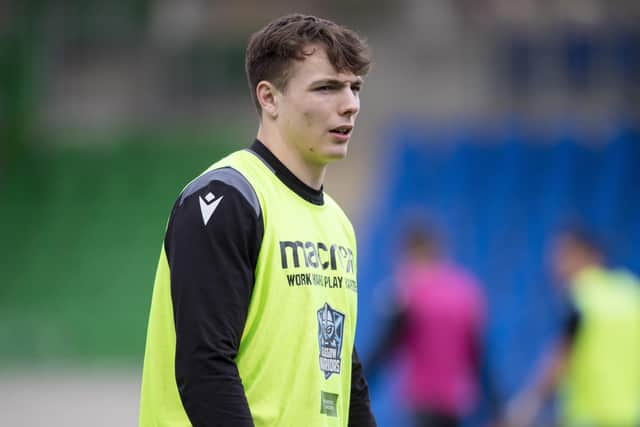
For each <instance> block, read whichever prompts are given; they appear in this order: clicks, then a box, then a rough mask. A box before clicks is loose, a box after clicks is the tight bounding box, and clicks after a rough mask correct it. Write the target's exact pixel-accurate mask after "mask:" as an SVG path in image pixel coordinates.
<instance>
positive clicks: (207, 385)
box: [140, 14, 375, 427]
mask: <svg viewBox="0 0 640 427" xmlns="http://www.w3.org/2000/svg"><path fill="white" fill-rule="evenodd" d="M369 64H370V59H369V55H368V49H367V46H366V44H365V43H364V41H363V40H362V39H361V38H360V37H359V36H358V35H357V34H356V33H355V32H353V31H351V30H349V29H347V28H345V27H342V26H339V25H336V24H335V23H333V22H330V21H327V20H324V19H320V18H317V17H314V16H305V15H298V14H295V15H288V16H284V17H282V18H279V19H276V20H274V21H272V22H271V23H269V24H268V25H267V26H266V27H264V28H263V29H262V30H260V31H258V32H257V33H255V34H254V35H253V36H252V37H251V39H250V41H249V45H248V47H247V51H246V71H247V76H248V80H249V84H250V87H251V91H252V96H253V99H254V101H255V104H256V107H257V110H258V113H259V116H260V123H259V129H258V134H257V139H256V141H255V142H254V143H253V144H252V145H251V147H250V148H249V149H246V150H242V151H238V152H235V153H233V154H231V155H230V156H228V157H226V158H224V159H222V160H220V161H219V162H217V163H214V164H213V166H211V167H210V168H209V169H208V170H207V171H205V172H204V173H203V174H202V175H200V176H199V177H197V178H196V179H195V180H194V181H192V182H191V183H190V184H189V185H187V187H186V188H185V189H184V190H183V192H182V194H181V195H180V196H179V197H178V200H177V201H176V203H175V205H174V206H173V211H172V213H171V216H170V218H169V222H168V225H167V231H166V235H165V240H164V245H163V248H162V252H161V256H160V262H159V265H158V270H157V274H156V281H155V285H154V290H153V297H152V303H151V313H150V318H149V328H148V334H147V344H146V353H145V360H144V370H143V377H142V392H141V403H140V406H141V407H140V425H142V426H157V425H167V426H169V425H170V426H178V425H180V426H185V425H194V426H214V425H215V426H234V427H242V426H253V425H256V426H294V425H295V426H303V425H304V426H328V425H332V426H343V427H346V426H347V425H349V426H360V427H372V426H375V420H374V418H373V415H372V413H371V410H370V403H369V393H368V386H367V383H366V381H365V378H364V375H363V372H362V368H361V364H360V362H359V360H358V355H357V352H356V350H355V347H354V336H355V325H356V312H357V286H356V271H357V266H356V240H355V235H354V230H353V227H352V225H351V223H350V222H349V220H348V218H347V217H346V215H345V214H344V213H343V211H342V210H341V209H340V208H339V207H338V205H337V204H336V203H335V202H334V201H333V200H332V199H331V198H330V197H329V196H328V195H326V194H325V193H324V191H323V181H324V177H325V172H326V166H327V164H328V163H330V162H332V161H334V160H337V159H341V158H343V157H345V156H346V154H347V145H348V141H349V138H350V136H351V133H352V132H353V127H354V124H355V119H356V116H357V115H358V112H359V108H360V100H359V91H360V87H361V84H362V76H364V75H365V74H366V73H367V71H368V68H369Z"/></svg>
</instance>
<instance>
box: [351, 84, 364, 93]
mask: <svg viewBox="0 0 640 427" xmlns="http://www.w3.org/2000/svg"><path fill="white" fill-rule="evenodd" d="M361 89H362V86H360V85H353V86H351V91H352V92H353V93H358V92H360V90H361Z"/></svg>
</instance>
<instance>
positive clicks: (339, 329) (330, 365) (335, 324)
mask: <svg viewBox="0 0 640 427" xmlns="http://www.w3.org/2000/svg"><path fill="white" fill-rule="evenodd" d="M343 332H344V314H342V313H340V312H339V311H336V310H334V309H332V308H331V306H330V305H329V304H326V303H325V305H324V306H323V307H322V308H321V309H320V310H318V344H319V347H320V370H321V371H323V372H324V377H325V379H328V378H329V377H330V376H331V374H339V373H340V362H341V360H342V359H341V357H340V353H341V351H342V334H343Z"/></svg>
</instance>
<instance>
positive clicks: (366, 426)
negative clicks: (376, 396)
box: [349, 346, 376, 427]
mask: <svg viewBox="0 0 640 427" xmlns="http://www.w3.org/2000/svg"><path fill="white" fill-rule="evenodd" d="M351 359H352V362H351V363H352V367H351V402H350V403H349V427H376V420H375V418H374V416H373V412H371V401H370V399H369V385H368V384H367V380H366V379H365V377H364V373H363V372H362V364H361V363H360V358H359V357H358V352H357V351H356V349H355V346H354V348H353V355H352V357H351Z"/></svg>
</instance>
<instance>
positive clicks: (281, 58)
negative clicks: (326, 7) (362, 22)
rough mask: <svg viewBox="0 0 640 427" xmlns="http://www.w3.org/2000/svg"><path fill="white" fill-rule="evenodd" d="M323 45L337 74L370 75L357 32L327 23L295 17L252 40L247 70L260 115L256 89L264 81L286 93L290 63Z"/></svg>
mask: <svg viewBox="0 0 640 427" xmlns="http://www.w3.org/2000/svg"><path fill="white" fill-rule="evenodd" d="M312 43H320V44H322V45H324V47H325V49H326V52H327V56H328V57H329V61H330V62H331V64H333V66H334V67H335V68H336V70H338V71H350V72H352V73H353V74H355V75H357V76H364V75H365V74H367V72H368V71H369V67H370V64H371V59H370V56H369V48H368V46H367V44H366V42H365V41H364V39H362V38H361V37H360V36H359V35H358V34H357V33H356V32H354V31H352V30H350V29H348V28H346V27H343V26H340V25H338V24H335V23H334V22H331V21H329V20H326V19H322V18H318V17H316V16H311V15H301V14H292V15H286V16H283V17H281V18H278V19H276V20H274V21H271V22H270V23H268V24H267V25H266V26H265V27H264V28H262V29H261V30H260V31H258V32H256V33H254V34H253V35H252V36H251V38H250V39H249V44H248V46H247V51H246V54H245V70H246V73H247V80H248V81H249V88H250V90H251V97H252V99H253V101H254V103H255V104H256V108H257V109H258V113H260V112H261V108H260V103H259V102H258V100H257V99H256V93H255V89H256V86H257V85H258V83H259V82H260V81H262V80H267V81H269V82H271V83H273V84H274V85H275V86H276V87H277V88H278V89H280V90H283V89H284V88H286V86H287V82H288V81H289V78H290V77H291V76H290V69H291V62H292V61H293V60H298V61H300V60H303V59H304V58H305V56H307V55H310V53H309V52H305V50H304V49H305V47H307V46H308V45H309V44H312Z"/></svg>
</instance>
